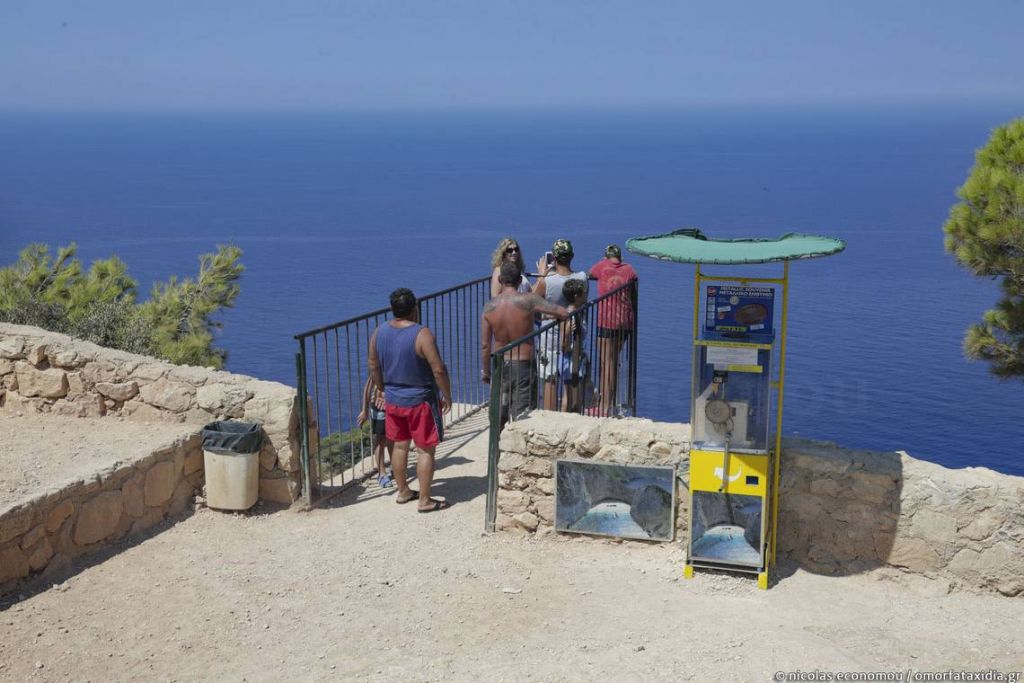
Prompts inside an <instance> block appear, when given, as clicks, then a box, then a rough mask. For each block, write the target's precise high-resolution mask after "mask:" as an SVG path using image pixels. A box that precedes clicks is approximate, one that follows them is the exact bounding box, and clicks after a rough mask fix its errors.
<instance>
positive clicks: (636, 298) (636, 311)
mask: <svg viewBox="0 0 1024 683" xmlns="http://www.w3.org/2000/svg"><path fill="white" fill-rule="evenodd" d="M629 298H630V302H629V303H630V306H631V307H632V309H633V329H632V330H631V334H630V335H629V339H630V344H629V411H630V413H631V414H632V416H633V417H636V415H637V412H636V373H637V367H636V365H637V359H638V355H637V352H636V345H637V342H639V341H640V334H639V330H640V325H639V320H640V282H639V281H638V280H633V281H632V283H631V286H630V288H629Z"/></svg>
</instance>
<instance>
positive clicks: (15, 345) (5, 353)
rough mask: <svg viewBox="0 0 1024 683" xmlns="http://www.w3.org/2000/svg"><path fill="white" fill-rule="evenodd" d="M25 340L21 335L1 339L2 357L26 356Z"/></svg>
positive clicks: (0, 350)
mask: <svg viewBox="0 0 1024 683" xmlns="http://www.w3.org/2000/svg"><path fill="white" fill-rule="evenodd" d="M24 357H25V340H24V339H22V338H20V337H4V338H2V339H0V358H24Z"/></svg>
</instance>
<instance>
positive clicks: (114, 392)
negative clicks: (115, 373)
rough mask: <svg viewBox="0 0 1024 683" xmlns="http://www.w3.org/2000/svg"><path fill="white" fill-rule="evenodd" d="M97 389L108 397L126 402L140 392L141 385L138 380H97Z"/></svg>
mask: <svg viewBox="0 0 1024 683" xmlns="http://www.w3.org/2000/svg"><path fill="white" fill-rule="evenodd" d="M96 391H98V392H100V394H102V395H103V396H106V397H107V398H112V399H114V400H115V401H120V402H122V403H124V402H125V401H127V400H130V399H132V398H134V397H135V396H136V395H137V394H138V393H139V385H138V384H137V383H136V382H97V383H96Z"/></svg>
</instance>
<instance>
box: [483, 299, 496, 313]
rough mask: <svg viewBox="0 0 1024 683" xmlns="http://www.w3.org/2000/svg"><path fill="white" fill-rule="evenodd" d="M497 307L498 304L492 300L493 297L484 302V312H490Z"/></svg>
mask: <svg viewBox="0 0 1024 683" xmlns="http://www.w3.org/2000/svg"><path fill="white" fill-rule="evenodd" d="M497 307H498V305H497V304H496V303H495V302H494V299H491V300H490V301H488V302H487V303H485V304H484V313H490V312H491V311H493V310H494V309H495V308H497Z"/></svg>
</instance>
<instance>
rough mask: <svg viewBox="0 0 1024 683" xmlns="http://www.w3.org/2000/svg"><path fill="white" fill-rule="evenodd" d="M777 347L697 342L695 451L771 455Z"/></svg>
mask: <svg viewBox="0 0 1024 683" xmlns="http://www.w3.org/2000/svg"><path fill="white" fill-rule="evenodd" d="M771 361H772V347H771V344H764V343H761V344H754V343H751V344H743V343H740V342H732V341H730V342H721V341H713V340H706V339H703V340H697V342H696V343H695V344H694V347H693V368H694V372H693V388H692V393H691V397H692V405H691V408H690V415H691V420H690V423H691V425H692V426H693V438H692V444H693V448H702V449H703V448H715V449H724V448H725V447H726V445H727V443H728V445H729V447H730V448H731V449H732V450H734V451H754V452H759V453H766V452H767V450H768V448H769V445H770V444H771V442H772V438H771V437H772V435H771V433H770V425H771V401H770V393H771V373H772V362H771Z"/></svg>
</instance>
